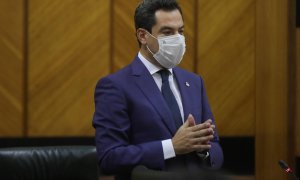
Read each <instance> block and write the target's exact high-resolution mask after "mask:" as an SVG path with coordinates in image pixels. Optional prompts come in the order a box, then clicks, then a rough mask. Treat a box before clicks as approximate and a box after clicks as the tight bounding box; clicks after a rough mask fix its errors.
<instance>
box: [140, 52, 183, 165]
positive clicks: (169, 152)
mask: <svg viewBox="0 0 300 180" xmlns="http://www.w3.org/2000/svg"><path fill="white" fill-rule="evenodd" d="M138 57H139V59H140V60H141V61H142V63H143V64H144V65H145V66H146V68H147V69H148V71H149V72H150V74H151V75H152V77H153V79H154V81H155V83H156V85H157V87H158V88H159V90H160V91H161V86H162V80H161V76H160V74H159V73H158V71H159V70H161V68H160V67H158V66H156V65H154V64H152V63H151V62H149V61H148V60H147V59H146V58H145V57H144V56H143V55H142V54H141V52H139V54H138ZM168 70H169V71H170V75H169V84H170V88H171V90H172V92H173V94H174V96H175V99H176V101H177V104H178V106H179V110H180V114H181V118H182V122H184V119H183V118H184V115H183V107H182V101H181V95H180V92H179V88H178V84H177V81H176V79H175V78H174V74H173V70H172V69H168ZM162 147H163V152H164V159H169V158H172V157H175V156H176V155H175V151H174V147H173V143H172V140H171V139H166V140H163V141H162Z"/></svg>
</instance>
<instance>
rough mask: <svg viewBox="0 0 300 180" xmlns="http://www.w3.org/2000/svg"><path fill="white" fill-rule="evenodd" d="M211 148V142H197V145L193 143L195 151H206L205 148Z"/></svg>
mask: <svg viewBox="0 0 300 180" xmlns="http://www.w3.org/2000/svg"><path fill="white" fill-rule="evenodd" d="M210 148H211V145H210V144H204V145H202V144H196V145H193V146H192V149H193V150H194V151H205V150H209V149H210Z"/></svg>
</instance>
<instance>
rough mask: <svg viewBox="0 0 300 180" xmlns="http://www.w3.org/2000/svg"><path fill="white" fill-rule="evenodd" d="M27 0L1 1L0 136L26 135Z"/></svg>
mask: <svg viewBox="0 0 300 180" xmlns="http://www.w3.org/2000/svg"><path fill="white" fill-rule="evenodd" d="M24 65H25V60H24V1H22V0H15V1H10V0H1V1H0V71H1V72H0V124H1V125H0V137H16V136H22V135H23V134H24V130H23V122H24V121H23V119H24V88H25V87H24Z"/></svg>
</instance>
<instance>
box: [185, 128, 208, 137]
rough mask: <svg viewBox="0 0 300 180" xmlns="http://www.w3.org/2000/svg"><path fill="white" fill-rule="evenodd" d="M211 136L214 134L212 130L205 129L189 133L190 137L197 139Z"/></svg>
mask: <svg viewBox="0 0 300 180" xmlns="http://www.w3.org/2000/svg"><path fill="white" fill-rule="evenodd" d="M213 134H214V130H213V128H206V129H201V130H198V131H194V132H191V134H190V137H192V138H198V137H203V136H209V135H213Z"/></svg>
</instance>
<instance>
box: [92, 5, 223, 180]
mask: <svg viewBox="0 0 300 180" xmlns="http://www.w3.org/2000/svg"><path fill="white" fill-rule="evenodd" d="M135 26H136V36H137V39H138V42H139V45H140V51H139V53H138V55H137V56H136V57H135V58H134V60H133V62H132V63H131V64H129V65H128V66H126V67H125V68H123V69H121V70H120V71H118V72H116V73H114V74H111V75H109V76H107V77H104V78H102V79H101V80H100V81H99V82H98V84H97V87H96V90H95V114H94V119H93V126H94V128H95V129H96V137H95V138H96V146H97V152H98V158H99V166H100V168H101V169H102V171H104V172H107V173H113V174H115V175H116V179H130V171H131V170H132V169H133V168H134V167H135V166H137V165H144V166H146V167H148V168H150V169H156V170H165V171H189V172H192V171H197V170H200V169H202V168H203V167H204V166H205V167H207V166H209V167H212V168H214V169H217V168H220V167H221V165H222V163H223V153H222V149H221V147H220V145H219V138H218V135H217V133H216V129H215V124H214V119H213V115H212V113H211V110H210V107H209V104H208V99H207V96H206V92H205V88H204V84H203V80H202V78H201V77H200V76H198V75H196V74H193V73H190V72H187V71H185V70H183V69H181V68H179V67H176V66H177V65H178V64H179V63H180V61H181V60H182V57H183V55H184V53H185V38H184V35H183V33H184V23H183V18H182V11H181V8H180V6H179V5H178V4H177V2H176V0H143V1H142V2H141V3H140V4H139V5H138V7H137V8H136V11H135ZM124 48H125V47H124Z"/></svg>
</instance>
